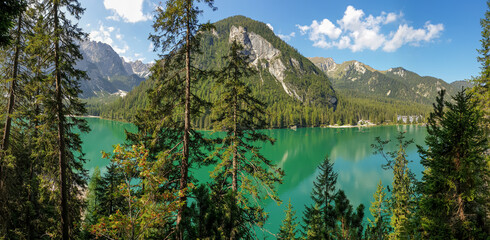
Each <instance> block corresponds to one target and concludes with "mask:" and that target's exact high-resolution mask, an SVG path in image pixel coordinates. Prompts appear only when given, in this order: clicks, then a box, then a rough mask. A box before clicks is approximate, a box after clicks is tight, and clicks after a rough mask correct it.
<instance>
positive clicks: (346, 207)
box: [324, 190, 364, 239]
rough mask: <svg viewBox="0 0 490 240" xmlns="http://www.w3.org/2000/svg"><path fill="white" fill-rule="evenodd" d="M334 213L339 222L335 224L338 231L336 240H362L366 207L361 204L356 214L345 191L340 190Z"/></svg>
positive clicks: (335, 234)
mask: <svg viewBox="0 0 490 240" xmlns="http://www.w3.org/2000/svg"><path fill="white" fill-rule="evenodd" d="M334 212H335V213H334V214H335V216H336V219H337V222H338V223H337V224H335V227H336V228H337V229H338V230H336V231H335V233H334V236H335V238H336V239H362V233H363V226H362V219H363V217H364V205H362V204H360V205H359V206H358V207H357V209H356V211H355V212H354V211H353V209H352V205H351V204H350V202H349V199H347V196H345V193H344V191H343V190H339V191H338V192H337V194H335V206H334ZM324 239H325V238H324Z"/></svg>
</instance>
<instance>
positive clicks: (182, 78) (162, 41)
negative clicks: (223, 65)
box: [136, 0, 214, 239]
mask: <svg viewBox="0 0 490 240" xmlns="http://www.w3.org/2000/svg"><path fill="white" fill-rule="evenodd" d="M200 2H202V3H204V4H207V5H209V6H210V7H211V8H213V9H214V7H213V3H214V0H167V1H166V2H165V6H161V7H159V8H157V15H156V17H155V21H154V23H153V28H154V33H153V34H151V35H150V39H151V40H152V41H153V43H154V45H155V49H160V50H161V53H162V54H161V56H162V60H161V61H158V63H157V64H156V65H155V66H154V67H153V68H152V78H154V79H155V80H156V87H155V88H154V89H153V90H152V92H151V93H150V108H149V109H148V110H147V111H146V113H147V114H142V115H143V116H148V117H149V118H147V119H142V118H139V119H138V120H137V122H136V123H137V125H139V129H140V132H142V133H143V134H145V135H146V136H145V137H144V138H145V139H148V135H151V138H153V140H151V144H147V145H146V146H148V148H149V149H150V151H152V152H165V153H166V154H165V156H166V157H167V158H168V159H169V162H170V163H174V162H176V161H179V163H178V169H179V171H180V173H179V178H178V182H179V186H178V188H179V190H180V191H181V197H180V201H181V203H182V205H181V207H180V208H179V210H178V213H177V219H176V229H177V231H176V233H177V238H178V239H183V238H184V228H186V227H183V226H182V225H183V224H182V223H183V222H184V221H185V220H186V219H185V216H184V215H185V214H186V209H187V203H186V201H187V195H188V194H187V191H186V189H187V188H188V187H189V184H190V183H191V180H190V179H189V168H190V167H191V166H192V165H193V163H194V162H202V160H203V159H204V158H205V156H204V155H203V152H202V150H203V149H202V143H203V141H202V135H201V134H200V133H198V132H196V131H194V127H193V126H192V125H191V123H192V120H193V119H194V118H197V117H198V116H199V114H200V113H201V108H202V107H203V105H205V104H204V102H202V101H201V100H200V99H199V98H198V97H196V95H195V94H193V93H192V91H193V85H194V84H195V82H196V81H198V80H199V78H200V77H201V76H200V74H201V73H203V72H202V71H201V70H199V69H198V68H196V67H195V66H193V58H192V54H198V53H199V34H198V33H199V31H205V30H207V29H209V28H210V25H209V24H199V21H198V17H199V15H200V14H201V13H202V10H201V9H199V7H198V3H200ZM170 171H171V170H170ZM173 180H174V179H171V182H172V181H173Z"/></svg>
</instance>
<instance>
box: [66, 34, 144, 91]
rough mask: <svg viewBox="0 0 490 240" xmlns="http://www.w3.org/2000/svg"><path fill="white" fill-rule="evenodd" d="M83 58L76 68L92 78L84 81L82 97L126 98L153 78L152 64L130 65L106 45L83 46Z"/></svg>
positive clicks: (81, 44) (81, 47)
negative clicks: (136, 87) (138, 86)
mask: <svg viewBox="0 0 490 240" xmlns="http://www.w3.org/2000/svg"><path fill="white" fill-rule="evenodd" d="M80 52H81V53H82V56H83V59H82V60H80V61H78V62H77V64H76V68H78V69H80V70H83V71H86V72H87V75H88V79H83V80H82V81H81V82H80V89H81V90H82V94H81V97H82V98H89V97H103V96H107V95H110V94H115V95H120V96H124V95H125V94H126V93H127V92H129V91H131V90H132V89H133V88H134V87H135V86H137V85H139V84H140V83H141V82H142V81H144V80H145V78H147V77H148V75H149V68H150V67H151V64H144V63H142V62H141V61H135V62H131V61H130V62H126V61H125V60H124V59H123V58H121V57H120V56H119V54H117V53H116V52H115V51H114V49H113V48H112V47H111V46H110V45H109V44H106V43H102V42H97V41H84V42H81V43H80Z"/></svg>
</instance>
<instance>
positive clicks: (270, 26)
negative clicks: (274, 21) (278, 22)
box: [266, 23, 274, 31]
mask: <svg viewBox="0 0 490 240" xmlns="http://www.w3.org/2000/svg"><path fill="white" fill-rule="evenodd" d="M266 25H267V27H269V28H270V30H272V31H274V27H272V25H271V24H270V23H266Z"/></svg>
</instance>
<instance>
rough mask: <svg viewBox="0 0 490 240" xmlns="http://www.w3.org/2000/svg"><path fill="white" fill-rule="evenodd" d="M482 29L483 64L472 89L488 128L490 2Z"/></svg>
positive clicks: (481, 50)
mask: <svg viewBox="0 0 490 240" xmlns="http://www.w3.org/2000/svg"><path fill="white" fill-rule="evenodd" d="M480 25H481V27H482V31H481V35H482V39H481V40H480V42H481V49H478V53H479V54H480V56H479V57H478V62H480V63H481V73H480V76H478V77H476V78H474V79H473V83H474V84H475V86H474V87H473V89H472V92H473V93H474V97H475V99H477V100H478V102H479V106H481V109H482V110H483V111H484V112H485V118H486V123H485V124H486V127H487V128H488V127H489V124H490V119H489V118H490V67H489V65H490V1H487V11H486V12H485V18H482V19H481V20H480Z"/></svg>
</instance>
